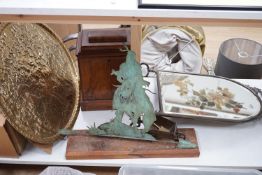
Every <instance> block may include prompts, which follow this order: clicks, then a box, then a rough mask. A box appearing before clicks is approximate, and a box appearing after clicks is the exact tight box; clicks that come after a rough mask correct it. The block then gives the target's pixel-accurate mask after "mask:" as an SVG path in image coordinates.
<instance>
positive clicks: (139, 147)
mask: <svg viewBox="0 0 262 175" xmlns="http://www.w3.org/2000/svg"><path fill="white" fill-rule="evenodd" d="M178 131H179V132H182V133H184V134H185V135H186V138H187V139H188V140H190V141H191V142H193V143H195V144H197V138H196V134H195V130H194V129H193V128H183V129H178ZM199 154H200V152H199V148H195V149H178V148H176V144H174V143H170V142H169V143H168V142H151V141H141V140H130V139H120V138H108V137H96V136H90V135H87V134H86V135H77V136H69V137H68V144H67V149H66V159H70V160H74V159H117V158H119V159H120V158H146V157H148V158H149V157H151V158H153V157H198V156H199Z"/></svg>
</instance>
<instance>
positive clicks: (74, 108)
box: [0, 23, 79, 143]
mask: <svg viewBox="0 0 262 175" xmlns="http://www.w3.org/2000/svg"><path fill="white" fill-rule="evenodd" d="M0 50H1V51H0V84H1V86H0V108H1V109H2V110H3V112H4V114H5V116H6V117H7V120H8V121H9V122H10V124H11V125H12V126H13V127H14V128H15V129H16V130H17V131H18V132H20V133H21V134H22V135H24V136H25V137H27V138H29V139H30V140H32V141H34V142H37V143H52V142H54V141H55V140H56V139H57V138H58V137H59V134H58V130H59V129H62V128H71V126H72V125H73V123H74V121H75V119H76V117H77V115H78V110H79V105H78V104H79V75H78V72H77V70H76V67H75V65H74V63H73V60H72V58H71V56H70V54H69V52H68V51H67V49H66V48H65V47H64V45H63V43H62V42H61V41H60V39H59V38H58V37H57V35H56V34H55V33H54V32H53V31H52V30H51V29H49V28H48V27H47V26H46V25H43V24H19V23H6V24H4V26H3V27H1V29H0Z"/></svg>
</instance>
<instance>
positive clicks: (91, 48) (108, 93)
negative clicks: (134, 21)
mask: <svg viewBox="0 0 262 175" xmlns="http://www.w3.org/2000/svg"><path fill="white" fill-rule="evenodd" d="M125 46H128V47H129V46H130V30H129V28H114V29H87V30H83V31H82V32H81V33H80V35H79V37H78V41H77V57H78V65H79V72H80V87H81V102H80V104H81V109H82V110H105V109H112V99H113V95H114V91H115V89H116V87H115V86H114V85H117V84H118V83H117V81H116V78H115V76H112V75H111V72H112V69H115V70H118V69H119V65H120V64H121V63H122V62H124V61H125V57H126V52H123V51H121V49H123V48H124V47H125Z"/></svg>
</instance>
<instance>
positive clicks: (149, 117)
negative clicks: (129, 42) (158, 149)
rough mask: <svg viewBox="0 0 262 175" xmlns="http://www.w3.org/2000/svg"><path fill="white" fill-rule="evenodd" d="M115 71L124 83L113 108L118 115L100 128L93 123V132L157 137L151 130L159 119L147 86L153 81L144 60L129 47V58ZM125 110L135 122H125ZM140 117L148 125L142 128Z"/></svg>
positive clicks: (147, 137)
mask: <svg viewBox="0 0 262 175" xmlns="http://www.w3.org/2000/svg"><path fill="white" fill-rule="evenodd" d="M112 75H115V76H116V77H117V80H118V81H119V82H120V83H121V85H120V86H119V87H118V88H117V89H116V91H115V94H114V97H113V109H114V110H116V112H115V115H116V116H115V118H114V119H113V120H112V121H111V122H108V123H104V124H102V125H100V126H99V127H97V128H96V127H91V128H90V129H89V133H90V134H95V135H109V136H123V137H129V138H142V139H146V140H155V139H154V137H153V136H151V135H150V134H148V133H147V132H148V131H149V130H150V128H151V126H152V124H153V123H154V121H155V120H156V116H155V113H154V108H153V105H152V104H151V102H150V100H149V98H148V96H147V95H146V93H145V88H144V87H146V86H148V85H149V82H147V81H145V80H143V76H142V71H141V67H140V64H139V63H137V61H136V58H135V53H134V52H133V51H131V50H128V54H127V57H126V62H124V63H122V64H121V65H120V69H119V70H118V71H115V70H113V71H112ZM124 114H127V115H128V116H129V119H130V121H131V122H132V126H129V125H127V124H124V123H123V122H122V118H123V116H124ZM140 118H141V119H142V123H143V125H144V127H143V128H142V129H138V127H137V126H138V124H139V122H138V121H139V119H140Z"/></svg>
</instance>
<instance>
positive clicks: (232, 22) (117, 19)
mask: <svg viewBox="0 0 262 175" xmlns="http://www.w3.org/2000/svg"><path fill="white" fill-rule="evenodd" d="M0 21H2V22H30V23H34V22H41V23H57V24H87V23H92V24H131V25H142V24H175V25H205V26H245V27H262V20H249V19H243V20H242V19H209V18H206V19H205V18H163V17H135V16H132V17H128V16H127V17H124V16H122V17H121V16H63V15H0Z"/></svg>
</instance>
